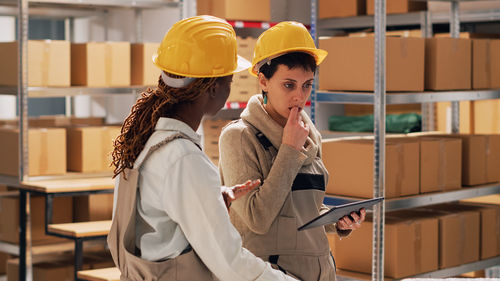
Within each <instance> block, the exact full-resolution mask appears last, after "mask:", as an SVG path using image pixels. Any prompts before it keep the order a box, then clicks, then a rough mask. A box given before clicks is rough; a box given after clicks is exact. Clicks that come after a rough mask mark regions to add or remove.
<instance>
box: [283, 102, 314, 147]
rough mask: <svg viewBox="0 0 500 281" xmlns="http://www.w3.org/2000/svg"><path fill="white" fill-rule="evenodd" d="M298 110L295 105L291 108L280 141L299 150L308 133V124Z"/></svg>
mask: <svg viewBox="0 0 500 281" xmlns="http://www.w3.org/2000/svg"><path fill="white" fill-rule="evenodd" d="M299 111H300V110H299V107H297V106H294V107H292V108H291V110H290V114H289V115H288V120H287V122H286V125H285V128H284V129H283V138H282V140H281V142H282V143H283V144H287V145H289V146H291V147H293V148H295V149H297V150H299V151H300V150H302V147H303V146H304V144H305V143H306V140H307V136H308V135H309V126H307V124H305V123H304V121H303V120H302V116H301V115H300V113H299Z"/></svg>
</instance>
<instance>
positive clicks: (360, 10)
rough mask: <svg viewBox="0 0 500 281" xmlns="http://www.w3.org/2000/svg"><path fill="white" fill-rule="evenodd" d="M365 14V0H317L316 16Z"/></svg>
mask: <svg viewBox="0 0 500 281" xmlns="http://www.w3.org/2000/svg"><path fill="white" fill-rule="evenodd" d="M364 14H366V2H365V0H319V3H318V17H319V18H320V19H324V18H343V17H354V16H359V15H364Z"/></svg>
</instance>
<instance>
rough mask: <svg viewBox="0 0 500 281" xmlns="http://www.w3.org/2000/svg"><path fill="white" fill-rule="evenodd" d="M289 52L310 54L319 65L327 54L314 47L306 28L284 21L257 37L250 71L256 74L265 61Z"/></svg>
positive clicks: (296, 23)
mask: <svg viewBox="0 0 500 281" xmlns="http://www.w3.org/2000/svg"><path fill="white" fill-rule="evenodd" d="M290 52H305V53H308V54H310V55H312V56H313V57H314V58H315V60H316V65H319V64H320V63H321V62H322V61H323V60H324V59H325V57H326V55H327V54H328V52H327V51H325V50H321V49H318V48H316V45H314V40H313V39H312V37H311V35H310V34H309V32H308V31H307V28H306V27H305V26H304V25H303V24H301V23H299V22H294V21H284V22H280V23H278V24H277V25H275V26H273V27H271V28H270V29H268V30H266V31H265V32H263V33H262V34H261V35H260V36H259V38H258V39H257V43H256V44H255V50H254V55H253V60H252V67H251V68H250V69H249V71H250V73H251V74H252V75H254V76H257V74H258V71H259V68H260V67H261V66H262V65H263V64H264V63H266V62H267V61H269V60H271V59H273V58H275V57H278V56H280V55H283V54H285V53H290Z"/></svg>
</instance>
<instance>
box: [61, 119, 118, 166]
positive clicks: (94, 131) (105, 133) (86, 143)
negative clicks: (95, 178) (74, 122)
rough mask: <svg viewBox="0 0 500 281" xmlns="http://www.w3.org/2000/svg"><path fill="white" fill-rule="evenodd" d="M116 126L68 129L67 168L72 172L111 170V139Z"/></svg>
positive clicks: (115, 134)
mask: <svg viewBox="0 0 500 281" xmlns="http://www.w3.org/2000/svg"><path fill="white" fill-rule="evenodd" d="M120 130H121V128H120V127H118V126H104V127H75V128H69V129H68V149H67V153H68V170H69V171H74V172H103V171H112V169H113V168H112V167H110V165H111V153H112V151H113V141H114V139H115V138H116V137H118V135H119V134H120Z"/></svg>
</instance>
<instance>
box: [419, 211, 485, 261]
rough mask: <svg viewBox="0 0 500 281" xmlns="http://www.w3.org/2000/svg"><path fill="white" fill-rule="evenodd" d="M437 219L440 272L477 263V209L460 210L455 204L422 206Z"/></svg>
mask: <svg viewBox="0 0 500 281" xmlns="http://www.w3.org/2000/svg"><path fill="white" fill-rule="evenodd" d="M416 211H421V212H428V213H430V214H432V215H433V216H435V217H436V218H438V219H439V269H444V268H449V267H454V266H458V265H461V264H466V263H471V262H475V261H478V260H479V237H480V236H479V224H480V214H479V212H478V211H477V210H470V209H468V208H460V207H459V206H457V204H441V205H431V206H426V207H421V208H418V209H416Z"/></svg>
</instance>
